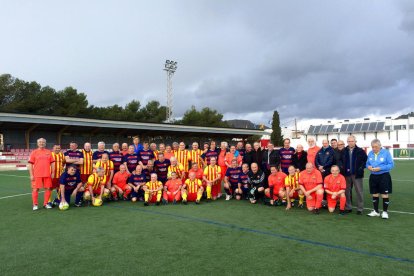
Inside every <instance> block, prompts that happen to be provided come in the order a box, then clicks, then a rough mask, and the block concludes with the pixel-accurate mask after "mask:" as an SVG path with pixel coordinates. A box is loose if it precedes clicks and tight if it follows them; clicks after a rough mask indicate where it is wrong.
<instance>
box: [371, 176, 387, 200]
mask: <svg viewBox="0 0 414 276" xmlns="http://www.w3.org/2000/svg"><path fill="white" fill-rule="evenodd" d="M369 192H370V194H383V195H385V194H392V180H391V175H390V174H389V173H383V174H371V175H370V176H369Z"/></svg>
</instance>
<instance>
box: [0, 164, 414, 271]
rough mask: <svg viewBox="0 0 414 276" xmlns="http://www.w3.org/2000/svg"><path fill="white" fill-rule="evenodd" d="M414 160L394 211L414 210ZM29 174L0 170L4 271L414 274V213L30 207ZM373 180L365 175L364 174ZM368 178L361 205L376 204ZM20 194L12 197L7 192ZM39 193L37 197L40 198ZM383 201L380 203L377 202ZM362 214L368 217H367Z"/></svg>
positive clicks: (246, 206) (399, 174)
mask: <svg viewBox="0 0 414 276" xmlns="http://www.w3.org/2000/svg"><path fill="white" fill-rule="evenodd" d="M413 168H414V162H410V161H397V162H396V167H395V169H394V170H393V171H392V177H393V192H394V193H393V194H392V196H391V205H390V208H389V210H390V211H403V212H408V213H414V207H413V205H412V204H411V201H412V198H413V196H414V179H413V177H412V176H413ZM26 176H27V172H24V171H23V172H22V171H14V172H1V173H0V216H1V224H0V235H1V239H0V245H1V246H0V255H1V256H2V258H1V261H0V273H1V274H2V275H13V274H14V275H24V274H27V275H41V274H42V275H45V274H58V275H69V274H70V275H79V274H82V275H102V274H105V275H114V274H119V275H126V274H144V275H155V274H158V275H161V274H165V275H171V274H175V275H180V274H181V275H182V274H185V275H188V274H192V275H206V274H210V275H213V274H215V275H234V274H242V275H271V274H279V273H283V274H287V275H314V274H325V275H378V274H388V275H396V274H399V275H412V274H413V271H414V238H413V234H414V214H405V213H394V212H390V213H389V214H390V219H389V220H382V219H380V218H369V217H367V216H365V214H364V215H363V216H357V215H356V214H355V212H353V213H351V214H349V215H346V216H340V215H338V214H337V213H335V214H328V213H327V211H326V210H323V211H322V213H321V214H320V215H319V216H317V215H313V214H311V213H309V212H307V211H306V210H304V209H293V210H290V211H285V210H284V208H283V207H268V206H264V205H261V204H257V205H251V204H250V203H248V202H246V201H240V202H238V201H235V200H231V201H228V202H227V201H224V200H222V199H221V200H218V201H215V202H212V203H204V202H203V203H202V204H201V205H195V204H189V205H187V206H184V205H168V206H149V207H144V206H143V204H142V203H141V202H139V203H132V202H109V203H104V206H102V207H82V208H75V207H71V208H70V209H69V210H68V211H59V210H58V209H53V210H45V209H41V210H39V211H36V212H33V211H32V210H31V196H30V194H27V195H20V194H26V193H30V184H29V181H28V178H27V177H26ZM366 177H368V175H367V176H366ZM367 182H368V181H367V180H365V192H366V193H365V194H366V197H365V199H366V203H365V207H367V208H370V207H371V201H370V196H369V194H368V187H367ZM14 195H20V196H15V197H8V196H14ZM42 202H43V194H40V195H39V203H40V204H41V203H42ZM380 206H382V201H381V202H380ZM368 211H369V210H366V211H365V213H368Z"/></svg>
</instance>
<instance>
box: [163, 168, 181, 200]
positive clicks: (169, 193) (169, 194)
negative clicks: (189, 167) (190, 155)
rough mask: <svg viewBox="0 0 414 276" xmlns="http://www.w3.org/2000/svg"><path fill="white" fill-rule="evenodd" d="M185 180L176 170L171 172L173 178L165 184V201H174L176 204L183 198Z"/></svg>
mask: <svg viewBox="0 0 414 276" xmlns="http://www.w3.org/2000/svg"><path fill="white" fill-rule="evenodd" d="M182 185H183V182H182V180H181V179H180V178H177V173H176V172H171V178H170V179H169V180H168V181H167V183H165V185H164V194H163V202H164V203H165V204H167V203H168V202H173V204H176V203H177V202H178V201H180V200H181V188H182Z"/></svg>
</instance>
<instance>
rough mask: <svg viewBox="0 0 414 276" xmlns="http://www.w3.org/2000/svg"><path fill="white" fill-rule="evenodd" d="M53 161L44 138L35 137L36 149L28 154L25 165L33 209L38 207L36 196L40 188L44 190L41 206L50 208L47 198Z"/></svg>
mask: <svg viewBox="0 0 414 276" xmlns="http://www.w3.org/2000/svg"><path fill="white" fill-rule="evenodd" d="M54 162H55V159H54V158H53V156H52V152H51V151H50V150H48V149H46V139H44V138H39V139H37V149H35V150H34V151H32V153H31V154H30V157H29V164H28V165H27V167H28V169H29V174H30V181H31V183H32V200H33V211H36V210H38V209H39V207H38V196H39V189H42V188H43V189H44V190H45V193H44V200H43V207H44V208H46V209H51V208H52V203H49V198H50V194H51V188H52V175H53V174H54V167H53V163H54Z"/></svg>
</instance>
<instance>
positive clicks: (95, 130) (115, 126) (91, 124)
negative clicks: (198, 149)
mask: <svg viewBox="0 0 414 276" xmlns="http://www.w3.org/2000/svg"><path fill="white" fill-rule="evenodd" d="M136 135H138V136H139V137H140V139H141V142H142V141H144V140H147V141H150V142H156V143H161V142H164V143H171V142H173V141H185V142H186V143H187V144H188V143H190V142H193V141H198V142H200V143H203V142H205V141H208V140H209V139H216V140H218V141H223V140H224V141H231V140H233V139H238V140H240V139H247V138H248V137H250V136H253V135H260V136H261V135H263V131H262V130H256V129H238V128H222V127H200V126H186V125H174V124H156V123H141V122H125V121H111V120H96V119H86V118H74V117H62V116H44V115H29V114H15V113H0V142H1V144H0V151H2V152H0V164H2V163H3V167H4V164H5V163H6V164H9V165H11V166H7V168H8V169H11V167H12V166H16V165H17V166H18V167H20V166H21V167H22V168H25V167H26V165H25V161H27V159H28V157H29V155H30V153H31V151H32V150H33V149H35V148H36V147H37V145H36V140H37V139H38V138H40V137H43V138H45V139H46V140H47V147H48V148H51V147H52V146H53V144H55V143H56V144H61V145H62V148H63V149H65V148H66V147H68V145H69V143H70V142H71V141H75V142H77V143H78V144H79V147H82V145H83V143H85V142H90V143H91V144H92V148H93V149H96V148H97V143H98V142H99V141H104V142H105V143H106V145H107V148H108V149H110V148H111V147H112V144H113V143H115V142H118V143H128V144H132V137H133V136H136ZM200 146H201V145H200ZM21 163H22V164H21Z"/></svg>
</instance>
